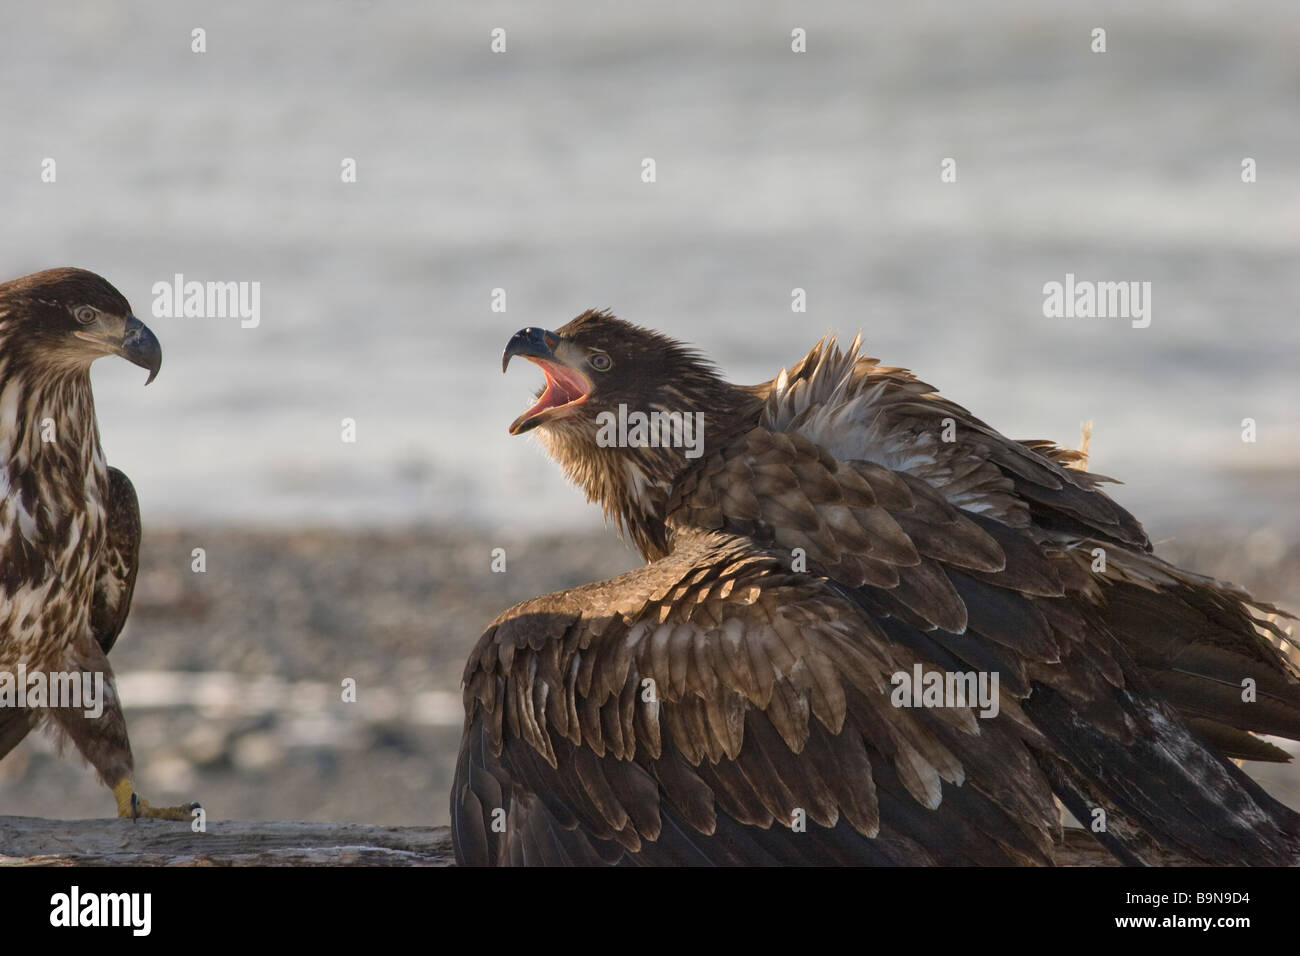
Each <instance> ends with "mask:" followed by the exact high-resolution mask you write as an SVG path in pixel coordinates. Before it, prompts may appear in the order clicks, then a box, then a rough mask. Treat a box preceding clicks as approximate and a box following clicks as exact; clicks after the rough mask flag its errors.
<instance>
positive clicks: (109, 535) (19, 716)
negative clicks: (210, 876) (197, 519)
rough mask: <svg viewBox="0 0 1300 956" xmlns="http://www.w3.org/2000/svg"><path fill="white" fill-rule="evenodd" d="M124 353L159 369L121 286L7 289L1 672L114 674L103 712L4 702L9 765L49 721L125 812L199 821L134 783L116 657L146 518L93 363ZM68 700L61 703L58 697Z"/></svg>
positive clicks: (150, 340) (0, 744) (2, 320)
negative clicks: (101, 408)
mask: <svg viewBox="0 0 1300 956" xmlns="http://www.w3.org/2000/svg"><path fill="white" fill-rule="evenodd" d="M109 354H116V355H120V356H122V357H123V358H126V359H127V360H128V361H130V362H133V363H135V364H137V365H141V366H142V367H144V368H147V369H148V370H149V372H150V376H149V380H150V381H152V379H153V376H154V375H156V374H157V371H158V368H159V365H160V364H161V351H160V349H159V347H158V342H157V339H155V338H154V336H153V333H152V332H150V331H149V330H148V329H147V328H146V327H145V326H144V325H143V324H142V323H141V322H140V321H139V320H138V319H136V318H135V317H134V316H132V314H131V307H130V305H129V304H128V303H127V301H126V299H125V298H123V297H122V295H121V293H119V292H118V291H117V290H116V289H114V288H113V287H112V286H111V285H110V284H109V283H108V282H107V281H105V280H104V279H102V278H101V277H99V276H97V275H94V274H93V273H90V272H86V271H84V270H81V269H52V270H48V271H46V272H39V273H36V274H34V275H30V276H25V277H24V278H21V279H16V280H13V281H11V282H6V283H3V284H0V675H5V677H6V678H7V680H8V691H9V692H10V693H11V694H12V693H14V691H15V690H16V687H17V685H18V683H19V682H20V675H24V674H25V675H27V681H28V682H29V681H30V678H31V675H34V674H41V675H44V678H43V679H45V680H47V681H49V680H51V675H56V674H68V675H77V676H78V677H79V676H80V675H83V674H89V675H95V674H99V675H102V679H103V688H104V696H105V700H104V701H103V706H102V713H101V714H99V715H97V716H87V713H86V712H87V710H88V709H93V708H87V707H78V706H72V707H68V706H46V705H44V703H45V702H40V701H39V698H38V702H40V703H42V706H27V707H21V706H17V705H16V701H17V699H18V698H17V695H16V694H14V698H13V700H12V701H11V700H8V699H7V698H6V699H5V700H3V701H0V757H3V756H4V754H6V753H8V752H9V751H10V750H11V749H13V747H15V746H17V744H18V743H19V742H20V741H21V740H22V739H23V737H25V736H26V734H27V733H28V731H29V730H30V729H31V728H33V727H35V726H37V725H39V724H41V723H42V722H49V723H50V724H52V725H53V727H54V728H55V729H56V730H57V731H58V732H59V733H60V734H61V735H63V736H64V737H66V738H67V739H70V740H71V741H72V742H73V744H74V745H75V746H76V747H77V749H78V751H80V753H81V754H82V756H83V757H85V758H86V760H87V761H88V762H89V763H90V764H91V765H92V766H93V767H94V768H95V770H96V772H97V773H98V775H99V777H100V779H101V780H102V781H103V782H104V784H105V785H107V786H108V787H110V788H112V789H113V791H114V796H115V798H116V800H117V804H118V811H119V813H121V814H123V815H133V816H140V815H146V816H166V817H172V818H176V819H188V818H189V807H172V808H154V807H150V806H149V805H148V804H147V803H145V802H144V801H143V800H141V799H139V797H138V796H137V795H136V794H135V792H134V788H133V787H132V785H131V773H132V757H131V746H130V743H129V741H128V739H127V733H126V722H125V720H124V718H123V716H122V709H121V704H120V702H119V701H118V699H117V691H116V686H115V683H114V681H113V674H112V669H111V668H110V667H109V664H108V658H107V654H108V652H109V651H110V650H111V649H112V647H113V644H114V643H115V642H116V640H117V637H118V635H119V634H120V633H121V630H122V627H123V625H124V624H125V622H126V617H127V614H128V612H129V610H130V605H131V596H132V592H133V590H134V588H135V577H136V571H137V567H138V555H139V547H140V512H139V506H138V503H137V500H136V495H135V489H134V488H133V487H132V485H131V482H130V481H129V480H128V479H127V477H126V475H124V474H122V472H120V471H118V470H117V469H115V468H110V467H108V465H107V463H106V461H105V459H104V452H103V449H102V448H101V446H100V440H99V428H98V425H97V423H96V420H95V407H94V397H93V395H92V394H91V387H90V374H89V373H90V365H91V363H92V362H93V361H94V360H95V359H97V358H99V357H101V356H103V355H109ZM49 703H54V702H49Z"/></svg>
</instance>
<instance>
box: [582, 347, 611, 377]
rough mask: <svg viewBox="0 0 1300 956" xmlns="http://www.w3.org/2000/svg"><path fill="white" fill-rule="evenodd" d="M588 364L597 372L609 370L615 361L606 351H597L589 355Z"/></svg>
mask: <svg viewBox="0 0 1300 956" xmlns="http://www.w3.org/2000/svg"><path fill="white" fill-rule="evenodd" d="M587 364H588V365H590V366H591V367H592V368H594V369H595V370H596V371H597V372H607V371H609V367H610V366H611V365H613V364H614V361H613V359H611V358H610V357H609V356H608V355H606V354H605V353H604V352H595V353H593V354H592V355H591V356H590V357H588V359H587Z"/></svg>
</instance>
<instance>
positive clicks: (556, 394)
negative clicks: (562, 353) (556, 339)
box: [510, 355, 591, 435]
mask: <svg viewBox="0 0 1300 956" xmlns="http://www.w3.org/2000/svg"><path fill="white" fill-rule="evenodd" d="M526 358H527V359H528V361H530V362H532V363H533V364H534V365H536V366H538V367H539V368H540V369H541V370H542V372H543V374H545V375H546V387H545V388H543V389H542V391H541V393H540V394H539V395H538V396H537V404H535V405H534V406H533V407H532V408H530V409H528V411H526V412H524V413H523V414H522V415H520V416H519V417H518V418H516V419H515V420H514V422H513V423H512V424H511V426H510V434H512V435H517V434H519V433H520V432H526V431H528V430H529V429H530V428H535V427H536V426H538V425H540V424H542V422H543V421H545V420H549V419H551V418H557V417H559V416H558V415H548V416H546V417H545V418H543V417H542V413H543V412H549V411H552V410H554V409H560V408H570V407H575V406H578V405H581V404H582V403H583V402H585V401H586V400H587V397H588V396H589V395H590V394H591V383H590V382H589V381H587V378H586V376H584V375H583V374H582V373H581V372H575V371H574V370H573V369H571V368H568V367H567V366H564V365H561V364H560V363H559V362H552V361H551V360H549V359H544V358H535V357H533V356H531V355H529V356H526Z"/></svg>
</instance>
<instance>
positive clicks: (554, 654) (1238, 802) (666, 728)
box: [452, 532, 1289, 865]
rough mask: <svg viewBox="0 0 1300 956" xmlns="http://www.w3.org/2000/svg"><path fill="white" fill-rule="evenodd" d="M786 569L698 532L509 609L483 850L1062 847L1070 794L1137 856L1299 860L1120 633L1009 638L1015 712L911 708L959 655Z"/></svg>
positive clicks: (460, 831)
mask: <svg viewBox="0 0 1300 956" xmlns="http://www.w3.org/2000/svg"><path fill="white" fill-rule="evenodd" d="M787 564H788V556H785V555H781V554H779V553H776V552H772V551H767V550H764V549H761V548H758V547H756V546H755V545H754V544H753V542H751V541H749V540H747V539H743V538H738V537H732V536H725V535H693V534H691V533H689V532H687V533H683V534H681V535H679V538H678V542H677V547H676V549H675V551H674V553H673V554H672V555H670V556H669V557H667V558H664V559H662V560H660V561H658V562H655V563H653V564H650V565H648V566H646V567H644V568H641V569H638V570H636V571H633V572H629V573H628V574H626V575H622V576H620V577H618V578H614V579H611V580H610V581H605V582H600V583H598V584H595V585H589V586H587V587H584V588H579V589H575V590H573V591H570V592H564V593H561V594H556V595H549V596H547V597H544V598H539V599H536V600H534V601H530V602H527V603H525V604H523V605H520V606H518V607H516V608H513V609H511V610H510V611H508V612H506V614H504V615H502V616H501V617H500V618H498V619H497V621H496V622H494V624H493V625H492V626H491V627H490V628H489V629H488V631H487V632H486V633H485V634H484V635H483V637H482V639H481V640H480V641H479V643H478V646H477V647H476V649H475V651H474V653H473V655H472V656H471V658H470V662H469V664H468V666H467V669H466V672H465V708H466V724H465V733H464V737H463V740H462V746H461V751H460V758H459V762H458V766H457V771H456V779H455V784H454V787H453V791H452V820H453V837H454V841H455V845H456V852H457V858H458V860H459V861H460V862H462V863H476V864H498V865H502V864H538V863H540V864H560V863H568V864H575V863H576V864H589V863H602V862H603V863H647V864H690V863H698V864H760V863H763V864H798V863H829V862H840V863H861V864H891V863H892V864H928V863H935V864H985V865H988V864H993V865H997V864H1002V865H1007V864H1025V863H1047V862H1050V861H1051V851H1052V844H1053V841H1054V839H1055V837H1056V834H1057V832H1058V828H1059V817H1058V815H1057V810H1056V808H1055V804H1054V802H1053V800H1052V794H1053V791H1054V790H1055V791H1056V792H1058V793H1060V794H1061V795H1062V799H1063V800H1065V801H1066V803H1067V805H1069V806H1071V807H1072V808H1073V809H1075V812H1076V813H1077V814H1079V815H1080V816H1081V817H1082V818H1085V819H1091V817H1090V816H1089V813H1090V811H1091V809H1092V808H1102V809H1104V810H1106V811H1107V813H1108V814H1109V816H1110V819H1111V820H1112V824H1111V826H1110V827H1109V831H1110V832H1109V833H1108V834H1105V835H1103V839H1104V840H1106V841H1108V845H1110V846H1111V847H1112V849H1113V850H1114V851H1115V852H1116V853H1118V854H1120V855H1121V856H1122V857H1123V858H1124V859H1128V860H1140V859H1141V858H1142V852H1143V847H1144V846H1145V841H1148V840H1151V839H1159V840H1160V841H1161V842H1162V843H1164V845H1166V846H1174V847H1177V848H1180V849H1183V850H1185V851H1186V852H1188V853H1189V854H1191V855H1194V856H1195V855H1200V856H1202V857H1204V856H1210V857H1214V858H1220V859H1224V858H1233V859H1238V858H1239V859H1267V860H1277V859H1281V858H1283V856H1284V853H1285V852H1286V851H1284V850H1283V849H1282V847H1283V845H1284V843H1285V841H1286V839H1288V838H1289V837H1288V836H1287V835H1285V834H1282V833H1280V832H1278V831H1277V830H1276V828H1274V829H1271V830H1270V829H1269V828H1268V827H1259V826H1258V825H1257V821H1256V820H1255V819H1254V818H1253V817H1251V818H1250V821H1249V823H1247V822H1246V818H1247V817H1250V814H1251V813H1252V812H1253V813H1254V814H1255V816H1256V817H1257V816H1259V815H1260V811H1259V806H1260V805H1261V804H1260V803H1258V802H1257V801H1267V800H1268V798H1267V797H1263V795H1262V794H1258V792H1257V791H1256V790H1250V789H1248V788H1249V787H1250V786H1252V785H1250V784H1249V782H1248V781H1245V778H1244V777H1242V775H1240V773H1239V772H1237V771H1236V768H1235V767H1231V766H1230V765H1226V764H1224V763H1223V762H1222V761H1219V760H1218V759H1217V758H1215V757H1214V756H1213V755H1211V754H1210V753H1209V752H1208V751H1206V750H1205V748H1203V747H1202V746H1200V745H1199V744H1198V743H1197V741H1196V740H1195V739H1194V738H1193V737H1192V736H1191V735H1190V734H1188V733H1187V731H1186V730H1185V728H1184V727H1183V726H1182V725H1181V724H1180V723H1179V721H1178V718H1177V717H1176V715H1174V714H1173V713H1172V712H1171V711H1169V710H1167V709H1164V708H1162V706H1161V705H1159V704H1157V703H1155V702H1153V701H1151V700H1150V699H1148V698H1146V697H1144V696H1142V695H1140V694H1137V693H1134V692H1132V691H1129V690H1121V689H1120V688H1119V687H1118V686H1117V683H1118V682H1119V681H1111V682H1108V681H1107V680H1106V677H1105V676H1103V675H1102V674H1096V675H1094V673H1093V662H1094V660H1096V661H1102V662H1106V663H1107V667H1106V668H1103V670H1109V671H1111V672H1114V671H1117V670H1120V668H1122V666H1123V660H1124V659H1123V655H1122V652H1119V651H1118V650H1117V649H1115V648H1113V647H1107V646H1106V643H1105V641H1104V640H1103V639H1102V638H1101V637H1099V636H1098V635H1089V636H1088V637H1090V638H1093V639H1097V640H1098V641H1099V642H1100V645H1101V646H1100V647H1098V648H1095V649H1092V651H1091V653H1088V652H1084V651H1083V650H1081V649H1080V648H1078V647H1074V646H1072V645H1071V642H1070V641H1069V640H1067V639H1066V635H1061V634H1058V635H1056V637H1058V638H1060V641H1059V646H1058V648H1057V649H1056V651H1054V652H1053V653H1051V654H1047V653H1044V648H1042V647H1029V648H1028V649H1027V648H1026V647H1025V646H1024V645H1023V644H1021V643H1020V642H1018V641H1016V640H1015V639H1014V636H1010V637H1008V639H1007V641H1006V643H1004V644H1001V645H997V646H995V647H994V648H992V649H991V650H990V654H991V655H992V656H993V657H995V658H996V659H997V661H998V662H1001V663H1004V664H1005V666H1006V667H1007V668H1008V672H1009V673H1010V674H1015V675H1021V677H1020V680H1021V683H1022V684H1023V685H1024V686H1022V687H1021V688H1020V689H1017V688H1016V681H1015V680H1012V681H1008V682H1007V683H1003V684H1002V686H1001V689H1000V694H999V695H998V698H997V700H998V709H997V713H996V715H989V716H984V717H980V716H977V714H976V709H977V708H976V707H969V706H950V707H933V708H909V707H901V706H894V702H893V701H892V700H891V694H892V690H893V683H892V678H893V676H894V675H895V674H898V673H904V674H910V673H913V669H914V668H915V667H917V666H919V667H920V668H921V669H922V671H923V672H930V671H935V670H942V669H944V668H945V667H951V666H952V665H953V664H954V661H955V657H954V654H953V653H952V652H951V651H950V650H948V649H946V648H944V647H943V646H941V645H940V644H938V643H936V642H934V641H931V640H929V639H928V638H927V637H926V635H924V634H923V633H921V632H915V633H914V632H912V631H911V630H910V628H909V626H908V625H906V624H904V623H903V622H901V621H900V620H899V619H898V618H891V617H888V616H884V615H881V614H879V612H878V611H877V610H876V609H875V608H873V607H871V606H869V604H868V603H866V602H863V601H862V600H860V596H859V594H858V592H857V591H854V590H852V589H847V588H844V587H843V586H842V585H837V584H836V583H835V582H833V581H830V580H828V579H825V578H822V577H819V576H816V575H811V574H803V573H797V572H791V571H789V570H788V569H787V567H786V565H787ZM1021 600H1022V602H1023V600H1024V599H1023V598H1022V599H1021ZM1025 613H1026V614H1027V613H1028V612H1025ZM1025 643H1028V642H1025ZM1074 643H1078V644H1083V643H1086V641H1085V640H1084V638H1083V636H1082V635H1080V636H1078V640H1076V641H1075V642H1074ZM1108 655H1113V656H1108ZM1047 658H1053V659H1052V660H1048V659H1047ZM1118 676H1119V677H1120V678H1122V677H1123V674H1122V672H1121V673H1120V674H1119V675H1118ZM1030 682H1033V683H1034V684H1035V686H1036V690H1035V695H1034V699H1033V700H1032V701H1027V700H1025V697H1026V696H1027V695H1028V685H1029V683H1030ZM1008 683H1009V684H1011V686H1010V687H1008ZM1031 703H1032V704H1033V705H1034V708H1035V710H1034V712H1033V713H1030V712H1029V709H1028V706H1029V704H1031ZM1157 738H1158V739H1159V740H1160V744H1159V745H1157V744H1154V743H1151V741H1153V740H1156V739H1157ZM1211 790H1213V793H1211V792H1210V791H1211ZM1261 831H1262V832H1264V835H1263V837H1261V836H1260V832H1261Z"/></svg>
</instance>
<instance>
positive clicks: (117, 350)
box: [73, 315, 162, 385]
mask: <svg viewBox="0 0 1300 956" xmlns="http://www.w3.org/2000/svg"><path fill="white" fill-rule="evenodd" d="M73 334H74V335H76V337H77V338H79V339H81V340H82V341H83V342H89V343H90V344H91V345H94V346H96V347H97V348H101V349H103V350H104V351H106V352H109V353H111V354H113V355H120V356H121V357H122V358H124V359H126V360H127V361H128V362H130V363H131V364H132V365H138V366H140V367H141V368H143V369H148V371H149V377H148V378H147V379H145V384H146V385H148V384H149V383H150V382H152V381H153V380H154V379H155V378H157V377H158V370H159V369H160V368H162V346H161V345H159V344H158V339H157V337H156V336H155V335H154V334H153V332H151V331H149V327H148V326H147V325H145V324H144V323H143V322H141V321H140V320H139V319H137V318H136V317H135V316H134V315H128V316H127V317H126V323H125V324H124V325H123V327H122V335H121V337H120V338H117V339H116V340H115V339H114V336H113V335H112V334H108V335H101V334H97V333H96V332H91V331H77V332H74V333H73Z"/></svg>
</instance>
